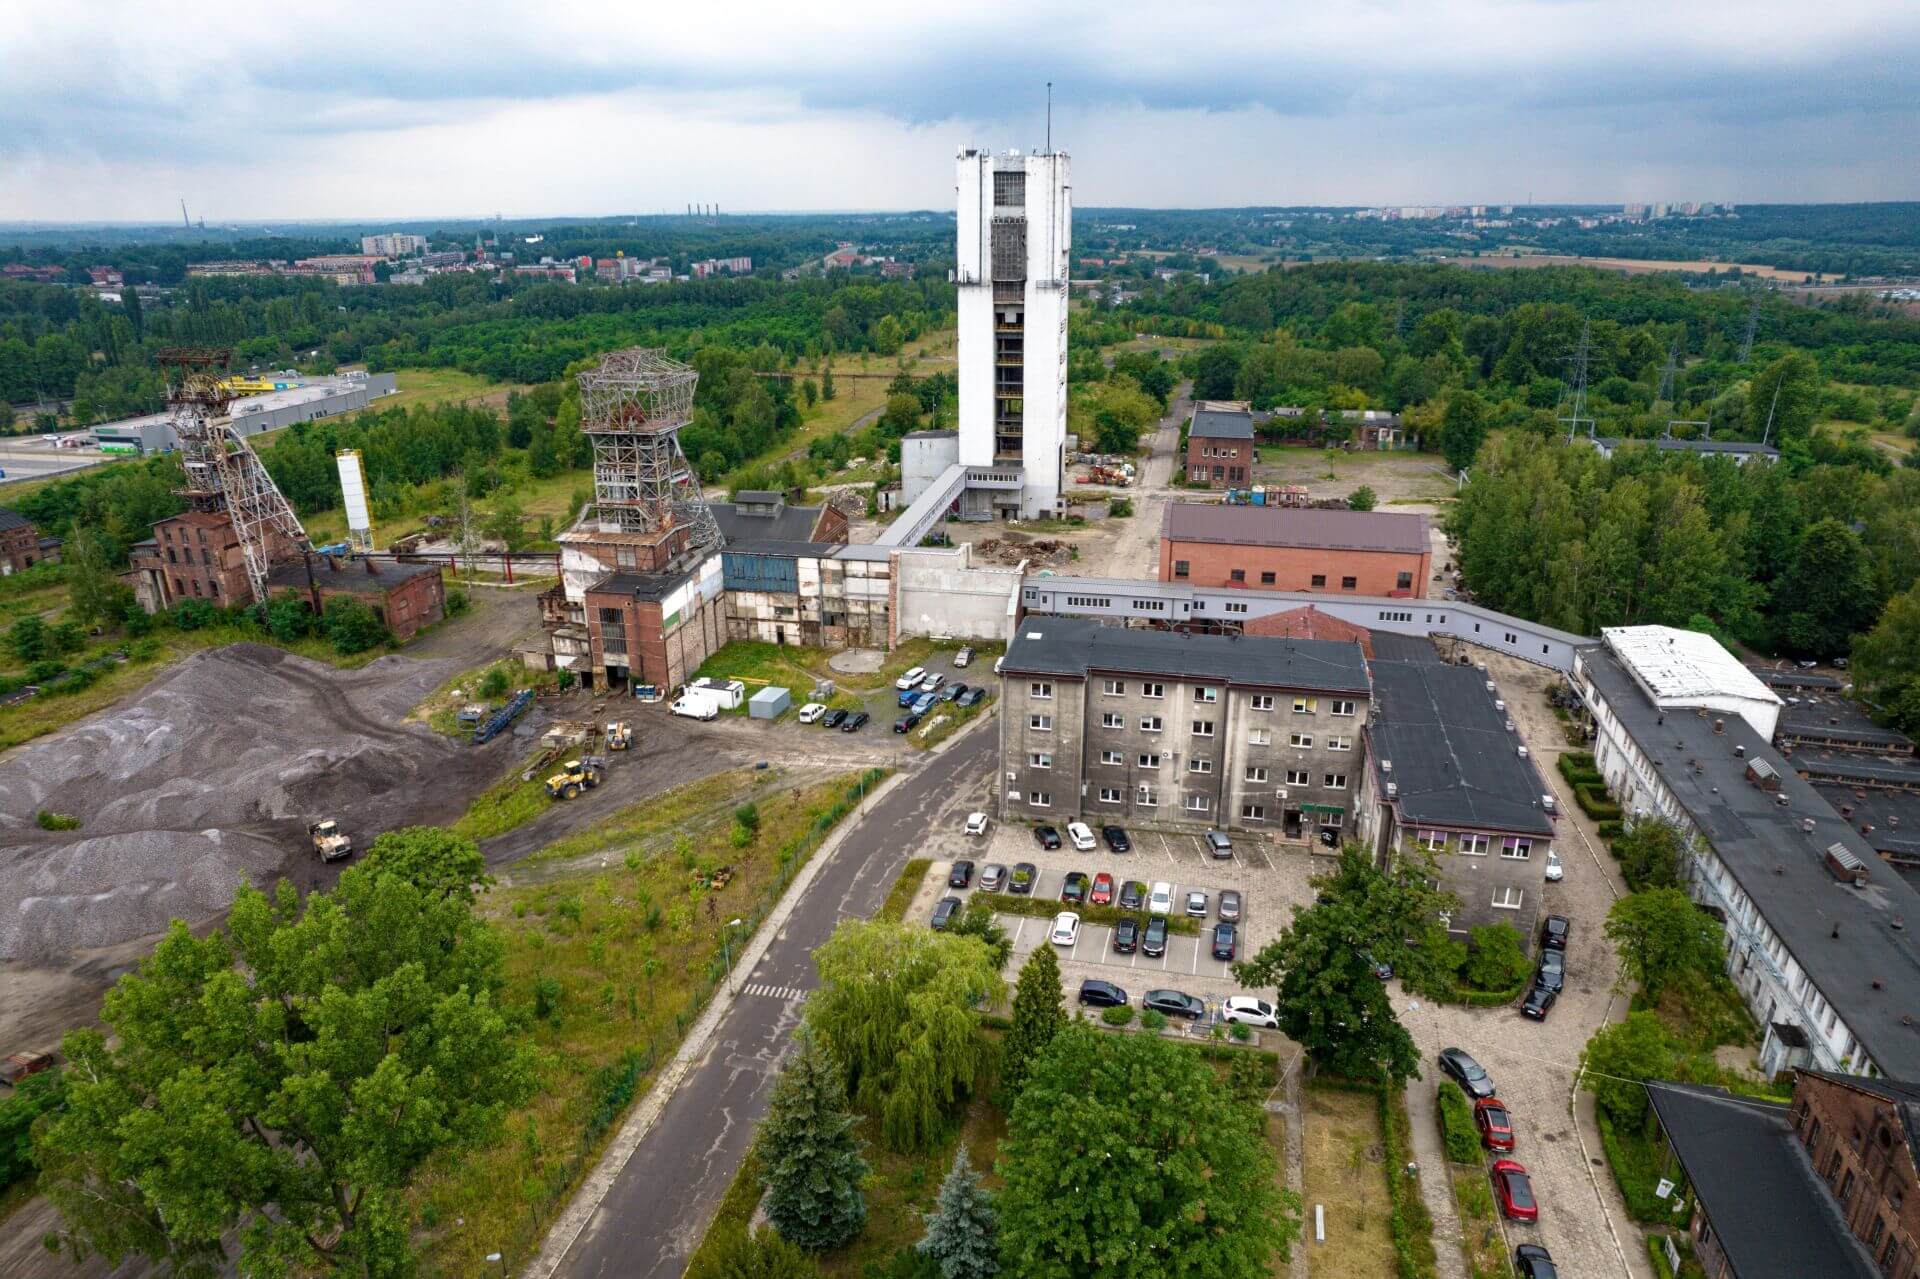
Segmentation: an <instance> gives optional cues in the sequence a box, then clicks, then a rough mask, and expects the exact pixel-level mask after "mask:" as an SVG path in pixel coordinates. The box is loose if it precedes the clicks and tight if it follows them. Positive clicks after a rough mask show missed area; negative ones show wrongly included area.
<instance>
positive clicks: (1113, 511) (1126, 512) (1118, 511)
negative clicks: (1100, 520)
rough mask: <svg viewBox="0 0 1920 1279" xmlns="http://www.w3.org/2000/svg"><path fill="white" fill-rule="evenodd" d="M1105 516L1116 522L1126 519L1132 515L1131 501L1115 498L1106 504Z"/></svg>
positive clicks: (1129, 499)
mask: <svg viewBox="0 0 1920 1279" xmlns="http://www.w3.org/2000/svg"><path fill="white" fill-rule="evenodd" d="M1107 514H1108V515H1110V516H1112V517H1113V518H1114V519H1117V520H1124V519H1128V518H1130V517H1131V516H1132V515H1133V500H1132V499H1131V498H1125V497H1116V498H1114V499H1113V501H1111V502H1109V503H1108V504H1107Z"/></svg>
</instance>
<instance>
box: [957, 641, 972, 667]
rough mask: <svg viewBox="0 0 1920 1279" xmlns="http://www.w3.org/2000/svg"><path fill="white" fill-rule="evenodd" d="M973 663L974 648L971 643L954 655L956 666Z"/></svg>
mask: <svg viewBox="0 0 1920 1279" xmlns="http://www.w3.org/2000/svg"><path fill="white" fill-rule="evenodd" d="M972 663H973V648H972V646H971V645H969V646H968V647H966V648H963V649H961V650H960V651H959V652H958V653H955V654H954V655H953V664H954V665H955V666H969V665H971V664H972Z"/></svg>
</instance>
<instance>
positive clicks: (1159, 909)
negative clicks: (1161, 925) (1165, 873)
mask: <svg viewBox="0 0 1920 1279" xmlns="http://www.w3.org/2000/svg"><path fill="white" fill-rule="evenodd" d="M1147 913H1148V914H1149V915H1171V914H1172V913H1173V885H1172V884H1169V883H1168V882H1167V881H1166V880H1164V879H1163V880H1161V881H1160V882H1159V883H1157V884H1155V885H1154V886H1153V888H1152V889H1151V890H1150V891H1149V892H1148V893H1147Z"/></svg>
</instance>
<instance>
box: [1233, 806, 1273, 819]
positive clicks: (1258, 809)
mask: <svg viewBox="0 0 1920 1279" xmlns="http://www.w3.org/2000/svg"><path fill="white" fill-rule="evenodd" d="M1240 818H1241V820H1242V821H1249V822H1264V821H1266V820H1267V810H1266V806H1265V805H1263V804H1242V805H1240Z"/></svg>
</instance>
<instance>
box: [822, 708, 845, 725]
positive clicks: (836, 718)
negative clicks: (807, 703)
mask: <svg viewBox="0 0 1920 1279" xmlns="http://www.w3.org/2000/svg"><path fill="white" fill-rule="evenodd" d="M846 722H847V712H846V711H828V712H827V713H826V715H825V716H823V717H822V718H821V720H820V726H821V727H822V728H838V727H840V726H841V725H842V724H844V723H846Z"/></svg>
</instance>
